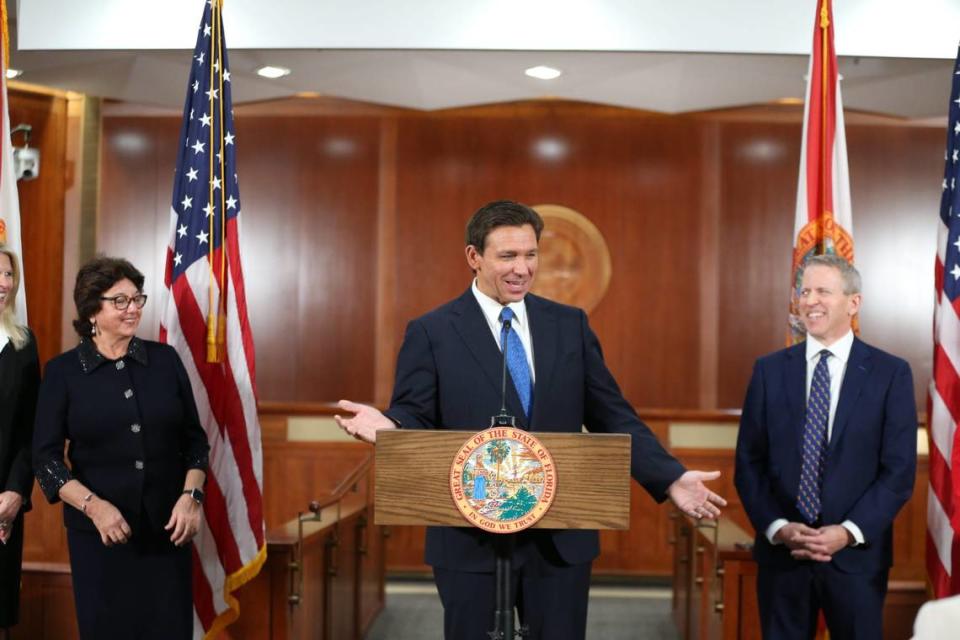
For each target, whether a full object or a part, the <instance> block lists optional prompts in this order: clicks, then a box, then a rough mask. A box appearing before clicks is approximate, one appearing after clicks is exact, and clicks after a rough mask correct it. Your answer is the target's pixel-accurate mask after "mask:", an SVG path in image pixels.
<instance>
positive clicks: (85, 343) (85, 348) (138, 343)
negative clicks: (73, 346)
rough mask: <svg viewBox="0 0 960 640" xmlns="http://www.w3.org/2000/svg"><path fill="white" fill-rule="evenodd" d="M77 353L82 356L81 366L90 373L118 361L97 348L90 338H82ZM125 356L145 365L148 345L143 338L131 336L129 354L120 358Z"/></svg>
mask: <svg viewBox="0 0 960 640" xmlns="http://www.w3.org/2000/svg"><path fill="white" fill-rule="evenodd" d="M77 355H79V356H80V367H81V368H82V369H83V372H84V373H90V372H92V371H94V370H96V368H97V367H99V366H100V365H102V364H104V363H106V362H116V360H110V359H109V358H107V357H106V356H105V355H103V354H102V353H100V352H99V351H98V350H97V345H95V344H93V340H91V339H90V338H81V339H80V344H79V345H78V346H77ZM124 358H130V359H132V360H135V361H137V362H139V363H140V364H142V365H143V366H147V346H146V345H145V344H144V343H143V340H141V339H140V338H138V337H136V336H134V337H133V338H131V340H130V346H128V347H127V355H125V356H123V358H120V360H123V359H124Z"/></svg>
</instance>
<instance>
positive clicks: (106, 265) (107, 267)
mask: <svg viewBox="0 0 960 640" xmlns="http://www.w3.org/2000/svg"><path fill="white" fill-rule="evenodd" d="M124 278H126V279H127V280H129V281H130V282H132V283H133V285H134V286H135V287H136V288H137V291H142V290H143V274H142V273H140V272H139V271H138V270H137V268H136V267H135V266H133V265H132V264H130V262H129V261H128V260H125V259H124V258H111V257H108V256H97V257H96V258H94V259H93V260H91V261H90V262H88V263H87V264H85V265H83V266H82V267H80V271H78V272H77V282H76V284H75V285H74V286H73V303H74V304H75V305H76V307H77V319H76V320H74V321H73V328H74V330H75V331H76V332H77V334H78V335H79V336H80V337H81V338H82V337H86V336H89V335H90V334H91V333H92V331H93V324H91V322H90V316H93V315H96V313H97V312H98V311H99V310H100V305H101V304H103V301H102V300H101V299H100V296H102V295H103V294H104V293H106V291H107V290H108V289H110V287H112V286H113V285H115V284H117V283H118V282H120V281H121V280H123V279H124Z"/></svg>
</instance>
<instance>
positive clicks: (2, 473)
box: [0, 333, 40, 511]
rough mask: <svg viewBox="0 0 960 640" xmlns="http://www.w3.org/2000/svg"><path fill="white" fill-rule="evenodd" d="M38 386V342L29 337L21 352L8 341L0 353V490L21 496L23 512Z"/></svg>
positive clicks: (29, 488)
mask: <svg viewBox="0 0 960 640" xmlns="http://www.w3.org/2000/svg"><path fill="white" fill-rule="evenodd" d="M39 386H40V363H39V362H38V359H37V343H36V340H35V339H34V337H33V334H32V333H31V334H30V340H29V342H28V343H27V344H26V345H25V346H24V347H23V348H22V349H20V350H16V349H14V348H13V343H12V342H8V343H7V344H6V346H5V347H4V348H3V350H2V351H0V407H3V410H2V411H0V491H16V492H17V493H19V494H20V495H21V496H23V504H24V506H23V510H24V511H28V510H29V509H30V493H31V491H32V490H33V468H32V467H31V466H30V440H31V436H32V434H33V417H34V412H35V411H36V409H37V388H38V387H39Z"/></svg>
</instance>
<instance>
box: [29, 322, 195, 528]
mask: <svg viewBox="0 0 960 640" xmlns="http://www.w3.org/2000/svg"><path fill="white" fill-rule="evenodd" d="M66 440H69V441H70V445H69V447H68V449H67V458H68V459H69V460H70V465H71V467H70V469H67V467H66V465H64V460H63V448H64V442H65V441H66ZM208 450H209V445H208V444H207V436H206V433H205V432H204V430H203V427H202V426H201V425H200V419H199V418H198V417H197V408H196V404H195V403H194V400H193V391H192V389H191V387H190V379H189V378H188V377H187V372H186V370H185V369H184V367H183V363H182V362H180V356H178V355H177V352H176V351H174V349H173V347H171V346H169V345H165V344H160V343H158V342H151V341H148V340H140V339H139V338H134V339H133V340H131V342H130V346H129V348H128V350H127V355H126V356H124V357H123V358H121V359H119V360H107V359H106V358H105V357H103V355H101V354H100V353H99V352H97V350H96V347H94V345H93V343H92V342H90V341H89V340H87V339H84V340H82V341H81V343H80V345H79V346H77V348H75V349H71V350H70V351H67V352H66V353H62V354H60V355H59V356H57V357H56V358H53V359H52V360H50V362H48V363H47V365H46V368H45V370H44V378H43V383H42V384H41V385H40V401H39V406H38V408H37V421H36V428H35V430H34V434H33V464H34V469H35V471H36V474H37V480H38V481H39V482H40V488H41V489H42V490H43V492H44V494H45V496H46V498H47V500H49V501H50V502H51V503H53V502H56V501H58V500H59V499H60V498H59V490H60V487H62V486H63V485H64V484H65V483H66V482H67V481H69V480H70V479H72V478H76V479H77V480H79V481H80V482H82V483H83V484H84V485H85V486H86V487H88V488H89V489H90V491H93V492H95V493H96V494H97V495H98V496H99V497H101V498H103V499H104V500H107V501H109V502H111V503H112V504H113V505H114V506H115V507H117V509H119V510H120V512H121V513H122V514H123V517H124V519H125V520H126V521H127V522H128V523H129V524H130V527H131V528H132V529H133V532H134V535H137V534H138V533H139V532H140V531H143V530H149V531H152V532H153V533H158V532H162V531H163V526H164V525H165V524H166V523H167V520H168V519H169V518H170V511H171V510H172V509H173V505H174V503H176V501H177V500H178V499H179V498H180V495H181V491H182V490H183V481H184V478H185V477H186V472H187V469H191V468H196V469H204V470H206V468H207V452H208ZM143 516H146V517H147V519H148V520H149V522H147V523H145V522H143ZM63 520H64V524H65V525H66V526H67V528H69V529H81V530H85V531H96V527H95V526H94V525H93V521H92V520H90V519H89V518H88V517H87V516H86V515H85V514H83V513H81V512H80V511H79V510H77V509H74V508H73V507H72V506H70V505H66V506H65V507H64V513H63Z"/></svg>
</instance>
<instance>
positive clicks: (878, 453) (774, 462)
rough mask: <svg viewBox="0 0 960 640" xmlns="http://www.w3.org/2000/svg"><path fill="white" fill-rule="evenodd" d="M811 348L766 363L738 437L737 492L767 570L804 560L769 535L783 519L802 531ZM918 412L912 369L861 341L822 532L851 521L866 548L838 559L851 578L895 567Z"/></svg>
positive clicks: (847, 378)
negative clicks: (896, 533) (896, 528)
mask: <svg viewBox="0 0 960 640" xmlns="http://www.w3.org/2000/svg"><path fill="white" fill-rule="evenodd" d="M805 354H806V345H805V344H803V343H801V344H798V345H795V346H792V347H789V348H787V349H784V350H782V351H777V352H776V353H773V354H771V355H768V356H765V357H763V358H760V359H759V360H757V363H756V365H755V367H754V370H753V378H752V379H751V381H750V387H749V388H748V389H747V397H746V400H745V401H744V405H743V415H742V417H741V419H740V433H739V436H738V438H737V459H736V473H735V477H734V480H735V482H736V486H737V492H738V493H739V494H740V499H741V500H742V501H743V506H744V508H745V509H746V511H747V515H748V516H749V518H750V521H751V522H752V523H753V527H754V529H755V530H756V532H757V538H756V545H755V547H754V556H755V557H756V559H757V562H759V563H768V564H770V565H772V566H777V567H789V566H793V565H795V563H796V561H795V560H794V559H793V558H792V557H791V556H790V553H789V550H788V549H787V548H786V547H785V546H784V545H771V544H770V543H769V542H768V541H767V538H766V536H765V535H764V532H765V531H766V529H767V527H768V526H770V524H771V523H772V522H773V521H774V520H776V519H777V518H786V519H787V520H789V521H791V522H802V518H801V516H800V513H799V511H798V510H797V507H796V496H797V488H798V486H799V483H800V467H801V463H802V460H801V454H800V447H801V444H800V441H801V438H802V433H803V424H804V419H805V412H806V358H805ZM916 464H917V410H916V405H915V403H914V398H913V379H912V376H911V374H910V367H909V365H908V364H907V363H906V362H904V361H903V360H901V359H900V358H897V357H895V356H892V355H890V354H888V353H885V352H883V351H880V350H879V349H875V348H873V347H871V346H869V345H867V344H865V343H863V342H861V341H860V340H859V339H854V341H853V347H852V348H851V350H850V360H849V361H848V362H847V367H846V371H845V373H844V377H843V384H842V386H841V388H840V398H839V401H838V404H837V412H836V416H835V417H834V423H833V431H832V433H831V436H830V442H829V445H828V448H827V457H826V469H825V471H824V476H823V489H822V493H821V505H822V520H823V524H825V525H827V524H840V523H842V522H843V521H844V520H850V521H852V522H853V523H854V524H856V525H857V526H858V527H859V528H860V530H861V531H862V532H863V535H864V538H865V540H866V544H863V545H858V546H856V547H847V548H845V549H843V550H841V551H840V552H838V553H837V554H836V555H834V557H833V563H834V564H835V566H836V567H837V568H839V569H840V570H842V571H845V572H848V573H852V572H868V571H877V570H881V569H885V568H888V567H889V566H890V565H891V564H892V559H893V519H894V517H895V516H896V515H897V512H898V511H899V510H900V508H901V507H902V506H903V505H904V503H906V501H907V500H909V499H910V494H911V493H912V492H913V483H914V476H915V473H916Z"/></svg>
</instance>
